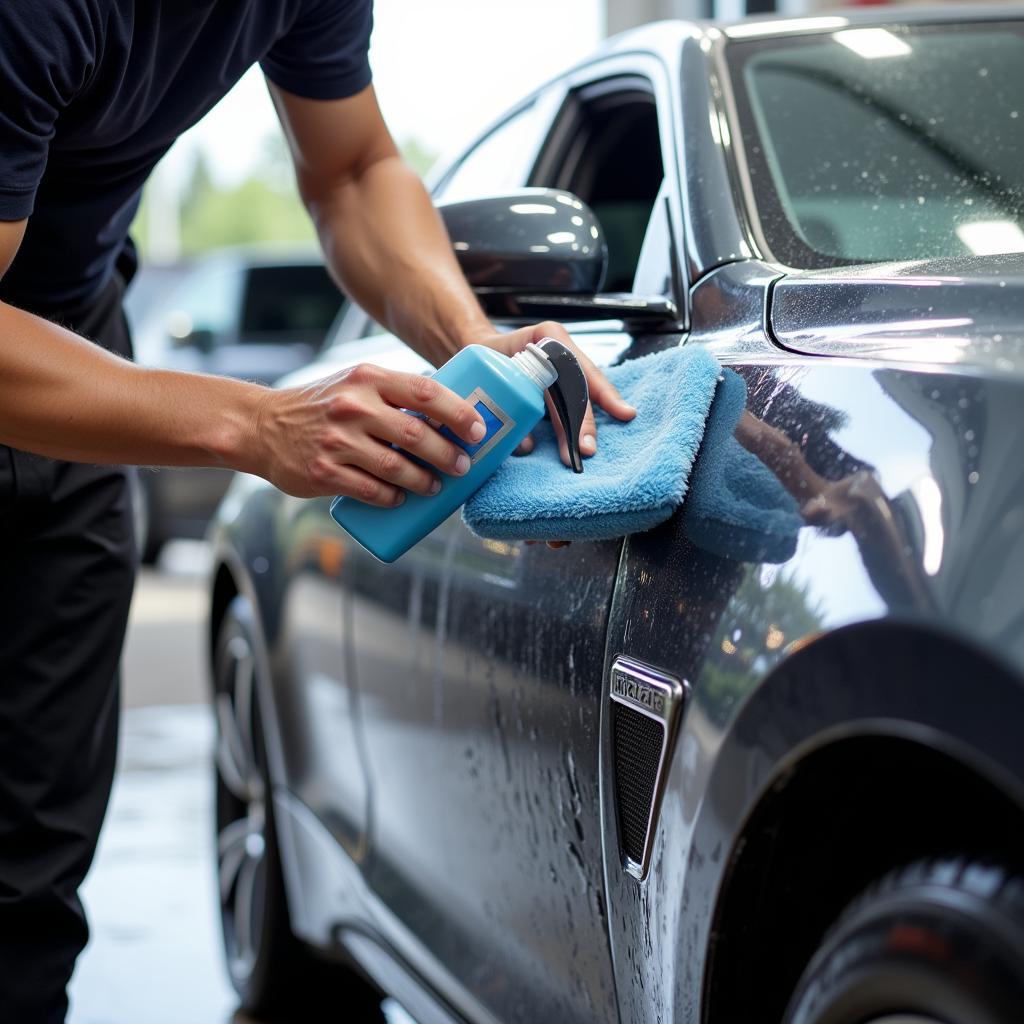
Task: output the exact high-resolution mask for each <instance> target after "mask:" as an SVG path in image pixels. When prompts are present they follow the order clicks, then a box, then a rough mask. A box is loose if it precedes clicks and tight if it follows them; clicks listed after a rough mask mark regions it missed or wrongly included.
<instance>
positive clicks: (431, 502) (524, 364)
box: [331, 338, 589, 562]
mask: <svg viewBox="0 0 1024 1024" xmlns="http://www.w3.org/2000/svg"><path fill="white" fill-rule="evenodd" d="M434 376H435V378H436V379H437V380H438V381H440V382H441V383H442V384H444V385H445V387H447V388H449V389H450V390H451V391H454V392H455V394H457V395H459V397H460V398H465V399H467V400H468V401H469V402H471V403H472V404H473V405H474V406H475V407H476V411H477V412H478V413H479V414H480V416H481V418H482V419H483V421H484V425H485V426H486V428H487V433H486V434H485V435H484V437H483V439H482V440H480V441H478V442H476V443H475V444H470V443H468V442H466V441H463V440H462V438H460V437H458V436H456V435H455V434H454V433H452V431H450V430H449V429H448V428H447V427H442V428H441V429H440V433H441V434H442V435H444V436H445V437H446V438H447V439H448V440H449V441H451V442H453V443H454V444H457V445H458V446H459V447H460V448H462V449H463V450H464V451H465V452H466V454H467V455H468V456H469V458H470V461H471V465H470V468H469V472H468V473H466V474H465V475H464V476H448V475H446V474H441V490H440V491H439V492H438V493H437V494H435V495H432V496H430V497H424V496H422V495H419V494H413V493H411V492H408V493H406V496H405V501H404V502H403V503H402V504H401V505H398V506H397V507H395V508H378V507H376V506H374V505H367V504H364V503H363V502H360V501H356V500H355V499H354V498H347V497H344V496H342V497H338V498H335V499H334V501H333V502H332V503H331V515H332V516H333V517H334V519H335V521H336V522H337V523H338V525H339V526H341V527H343V528H344V529H345V530H346V531H347V532H348V533H349V534H351V535H352V536H353V537H354V538H355V539H356V540H357V541H359V543H360V544H362V545H363V547H364V548H366V549H367V551H369V552H370V553H371V554H373V555H375V556H376V557H377V558H379V559H380V560H381V561H382V562H393V561H394V560H395V559H396V558H398V557H400V556H401V555H403V554H405V552H406V551H408V550H409V548H411V547H412V546H413V545H414V544H416V543H417V542H418V541H420V540H422V539H423V538H424V537H426V535H427V534H428V533H430V532H431V531H432V530H434V529H435V528H436V527H438V526H440V525H441V523H443V522H444V521H445V520H446V519H447V518H448V517H449V516H450V515H451V514H452V513H453V512H454V511H455V510H456V509H457V508H459V507H460V506H461V505H463V504H464V503H465V502H466V501H467V500H468V499H469V497H470V495H471V494H473V492H474V491H476V490H477V489H478V488H479V487H480V486H481V485H482V484H483V483H484V481H485V480H487V478H488V477H489V476H490V475H491V474H492V473H493V472H494V471H495V470H496V469H497V468H498V466H499V465H500V464H501V463H502V461H504V459H505V458H507V457H508V456H509V455H510V454H511V453H512V452H513V451H514V450H515V449H516V447H517V446H518V445H519V442H520V441H522V440H523V438H524V437H526V435H527V434H529V432H530V431H531V430H533V428H534V427H535V426H536V425H537V424H538V423H539V422H540V420H541V418H542V417H543V416H544V393H545V391H546V392H548V393H549V394H550V395H551V399H552V405H553V406H554V408H555V411H556V413H557V415H558V419H559V421H560V422H561V424H562V428H563V430H564V432H565V436H566V439H567V442H568V447H569V460H570V462H571V463H572V469H573V470H574V472H576V473H582V472H583V459H582V457H581V456H580V449H579V437H580V429H581V428H582V426H583V416H584V413H585V412H586V409H587V401H588V399H589V394H588V391H587V379H586V377H585V376H584V374H583V370H582V368H581V367H580V364H579V362H577V360H576V357H575V356H574V355H573V354H572V352H571V351H570V350H569V349H567V348H566V347H565V346H564V345H563V344H562V343H561V342H558V341H555V340H554V339H553V338H545V339H544V340H543V341H540V342H538V343H537V344H531V345H527V346H526V348H525V349H524V350H523V351H522V352H518V353H517V354H516V355H514V356H512V357H511V358H510V357H509V356H506V355H503V354H502V353H501V352H496V351H495V350H494V349H491V348H487V347H486V346H484V345H468V346H467V347H466V348H464V349H462V350H461V351H459V352H457V353H456V354H455V355H454V356H452V358H451V359H449V360H448V362H447V363H445V364H444V366H442V367H441V368H440V369H439V370H438V371H437V372H436V373H435V374H434ZM410 415H411V414H410Z"/></svg>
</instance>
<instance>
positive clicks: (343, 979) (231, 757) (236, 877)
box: [214, 597, 384, 1022]
mask: <svg viewBox="0 0 1024 1024" xmlns="http://www.w3.org/2000/svg"><path fill="white" fill-rule="evenodd" d="M256 652H257V640H256V636H255V632H254V629H253V612H252V608H251V605H250V604H249V602H248V601H247V600H246V599H245V598H242V597H236V598H235V599H234V600H233V601H232V603H231V605H230V606H229V608H228V610H227V613H226V615H225V618H224V622H223V624H222V626H221V629H220V632H219V634H218V639H217V646H216V653H215V659H214V709H215V712H216V716H217V746H216V757H215V773H216V810H215V814H216V828H217V883H218V892H219V895H220V917H221V925H222V931H223V938H224V953H225V959H226V962H227V968H228V976H229V978H230V980H231V983H232V985H233V986H234V988H235V991H236V992H237V993H238V996H239V999H240V1001H241V1004H242V1008H243V1009H244V1010H246V1011H247V1012H249V1013H251V1014H254V1015H258V1016H261V1017H262V1016H274V1015H277V1014H279V1013H282V1012H287V1013H288V1014H289V1015H292V1014H294V1013H295V1012H296V1011H298V1010H311V1009H316V1008H318V1007H323V1006H324V1005H334V1006H336V1007H339V1008H344V1009H345V1010H347V1011H350V1012H351V1013H352V1014H353V1016H352V1017H351V1018H345V1019H352V1020H353V1021H356V1020H358V1021H359V1022H362V1021H367V1022H374V1021H383V1020H384V1017H383V1016H382V1015H381V1011H380V1000H381V996H380V994H379V993H378V992H377V991H376V990H375V989H373V988H372V987H371V986H370V985H369V984H368V983H367V982H366V981H365V980H364V979H363V978H362V976H361V975H359V974H357V973H356V972H355V971H354V970H351V969H348V968H346V967H345V966H343V965H340V964H335V963H331V962H328V961H326V960H324V959H322V958H320V957H319V956H317V954H316V953H315V952H314V951H313V950H312V949H310V948H309V947H308V946H306V945H305V944H303V943H302V942H300V941H299V940H298V939H297V938H296V937H295V936H294V934H293V933H292V930H291V924H290V921H289V917H288V903H287V898H286V894H285V887H284V876H283V872H282V867H281V855H280V848H279V846H278V842H277V833H276V829H275V824H274V811H273V802H272V800H270V798H269V794H270V785H269V776H268V773H267V759H266V748H265V745H264V740H263V728H262V719H261V715H260V710H259V700H258V697H257V693H258V673H259V671H260V669H259V659H258V658H257V657H256ZM328 997H329V999H330V1002H329V1003H326V1004H325V1002H324V1001H325V999H327V998H328ZM356 1014H358V1015H357V1016H356ZM339 1019H341V1018H339Z"/></svg>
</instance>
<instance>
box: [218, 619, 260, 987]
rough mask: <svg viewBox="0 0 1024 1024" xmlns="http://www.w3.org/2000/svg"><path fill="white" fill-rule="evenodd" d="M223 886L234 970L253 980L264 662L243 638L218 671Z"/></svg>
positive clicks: (239, 977)
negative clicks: (259, 682) (260, 669)
mask: <svg viewBox="0 0 1024 1024" xmlns="http://www.w3.org/2000/svg"><path fill="white" fill-rule="evenodd" d="M215 701H216V705H215V706H216V714H217V748H216V764H217V830H218V834H217V880H218V888H219V892H220V905H221V919H222V922H223V925H224V939H225V945H226V948H227V951H228V957H227V959H228V969H229V970H230V972H231V974H232V977H233V978H234V979H235V981H236V982H240V983H244V981H245V980H246V979H247V978H248V977H249V975H250V974H251V973H252V969H253V965H254V963H255V961H256V956H257V952H258V950H259V948H260V941H261V927H262V922H263V902H264V900H265V898H266V884H267V878H266V871H267V866H266V846H267V837H266V828H267V814H266V799H267V793H266V785H265V782H264V771H263V749H262V735H261V733H260V726H259V714H258V712H257V708H256V701H257V696H256V658H255V655H254V652H253V650H252V646H251V644H250V643H249V641H248V640H247V639H246V638H245V637H244V636H243V635H241V634H238V633H236V634H235V635H234V636H232V637H231V638H230V640H229V641H228V643H227V644H226V645H225V647H224V649H223V657H222V658H221V661H220V664H219V665H218V678H217V687H216V697H215Z"/></svg>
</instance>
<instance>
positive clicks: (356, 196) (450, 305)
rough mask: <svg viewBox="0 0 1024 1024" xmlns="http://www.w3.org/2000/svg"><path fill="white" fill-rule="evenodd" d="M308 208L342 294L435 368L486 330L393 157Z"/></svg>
mask: <svg viewBox="0 0 1024 1024" xmlns="http://www.w3.org/2000/svg"><path fill="white" fill-rule="evenodd" d="M309 206H310V212H311V214H312V216H313V219H314V222H315V223H316V225H317V230H318V233H319V235H320V240H321V244H322V246H323V248H324V252H325V253H326V255H327V258H328V261H329V263H330V265H331V268H332V270H333V271H334V273H335V275H336V276H337V277H338V279H339V281H340V282H341V283H342V286H343V287H344V288H345V290H346V291H347V292H348V293H349V294H350V295H351V296H352V297H353V298H354V299H355V300H356V301H357V302H358V303H359V304H360V305H361V306H362V307H363V308H364V309H366V311H367V312H368V313H370V314H371V316H373V317H374V319H376V320H378V321H379V322H380V323H382V324H384V325H385V326H386V327H387V328H388V329H389V330H390V331H392V332H393V333H394V334H396V335H398V337H400V338H402V339H403V340H404V341H405V342H407V343H408V344H409V345H410V346H411V347H412V348H414V349H415V350H416V351H417V352H419V353H420V354H421V355H422V356H424V357H425V358H426V359H429V360H430V361H431V362H432V363H433V364H434V365H435V366H439V365H440V364H441V363H443V362H445V360H447V359H448V358H449V356H451V355H452V354H453V353H455V352H456V351H458V349H460V348H461V347H462V346H463V345H465V344H467V343H468V342H469V341H472V340H474V339H481V338H484V337H487V336H488V335H491V334H493V333H494V329H493V327H492V326H491V324H490V321H489V320H488V319H487V317H486V316H485V315H484V313H483V310H481V308H480V305H479V303H478V302H477V300H476V297H475V296H474V295H473V292H472V290H471V289H470V288H469V286H468V285H467V283H466V280H465V278H464V277H463V275H462V272H461V271H460V269H459V266H458V263H457V262H456V259H455V256H454V253H453V252H452V248H451V243H450V241H449V239H448V235H447V232H446V231H445V229H444V224H443V223H442V221H441V218H440V216H439V215H438V213H437V211H436V210H435V209H434V206H433V204H432V203H431V201H430V197H429V196H428V195H427V192H426V189H424V187H423V184H422V182H421V181H420V179H419V178H418V177H417V175H416V174H415V172H414V171H412V169H411V168H409V167H408V166H407V165H406V164H405V162H404V161H403V160H402V159H401V157H399V156H397V155H395V156H385V157H383V158H382V159H379V160H376V161H374V162H373V163H371V164H369V165H368V166H367V167H366V168H365V169H363V170H362V171H361V172H360V173H358V174H356V175H353V176H352V177H349V178H347V179H345V180H344V181H342V182H339V183H338V184H336V185H335V186H334V187H333V188H332V189H331V190H330V191H329V192H327V193H326V194H325V195H323V196H322V197H319V198H316V199H310V201H309Z"/></svg>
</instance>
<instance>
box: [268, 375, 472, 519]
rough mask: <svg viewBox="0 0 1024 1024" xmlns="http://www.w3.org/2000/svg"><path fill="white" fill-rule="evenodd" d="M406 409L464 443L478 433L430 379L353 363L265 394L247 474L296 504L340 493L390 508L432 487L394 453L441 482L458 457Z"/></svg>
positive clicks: (464, 408) (456, 469)
mask: <svg viewBox="0 0 1024 1024" xmlns="http://www.w3.org/2000/svg"><path fill="white" fill-rule="evenodd" d="M403 409H410V410H413V411H415V412H419V413H422V414H423V415H424V416H425V417H429V418H430V419H431V420H433V421H435V422H437V423H440V424H442V425H444V426H447V427H449V428H450V429H451V430H452V431H453V432H454V433H455V434H457V435H458V436H459V437H461V438H463V439H464V440H465V441H467V442H469V443H471V444H472V443H474V442H476V441H479V440H480V438H482V437H483V436H484V434H485V432H486V428H485V427H484V423H483V420H482V419H481V418H480V416H479V414H478V413H477V411H476V410H475V409H474V408H473V406H472V405H470V403H469V402H466V401H464V400H463V399H461V398H459V397H458V396H457V395H456V394H455V393H454V392H452V391H450V390H449V389H448V388H446V387H444V386H443V385H442V384H439V383H438V382H437V381H436V380H434V379H433V378H431V377H424V376H422V375H420V374H415V373H397V372H395V371H392V370H385V369H383V368H381V367H379V366H371V365H369V364H360V365H358V366H354V367H352V368H351V369H348V370H344V371H342V372H341V373H337V374H334V375H333V376H331V377H327V378H325V379H323V380H320V381H317V382H316V383H314V384H310V385H307V386H305V387H297V388H288V389H284V390H280V391H269V392H267V395H266V397H265V399H264V401H263V403H262V406H261V408H260V412H259V415H258V417H257V422H256V427H255V438H254V462H255V467H254V469H253V470H252V471H253V472H256V473H258V474H259V475H260V476H263V477H265V478H266V479H267V480H269V481H270V482H271V483H273V484H274V485H275V486H276V487H279V488H280V489H281V490H282V491H286V492H287V493H288V494H293V495H295V496H297V497H300V498H310V497H316V496H319V495H330V494H344V495H347V496H348V497H352V498H356V499H358V500H359V501H364V502H367V503H368V504H370V505H378V506H380V507H382V508H391V507H393V506H395V505H400V504H401V503H402V501H403V500H404V498H405V491H407V490H408V491H412V492H414V493H415V494H422V495H431V494H436V493H437V491H438V490H440V487H441V482H440V480H438V478H437V477H436V475H435V474H434V473H432V472H431V471H430V470H429V469H427V468H425V467H424V466H421V465H418V464H417V463H416V462H413V461H412V460H411V459H409V458H407V457H406V456H405V455H404V454H403V453H402V452H399V451H396V450H395V448H394V447H393V445H398V446H399V447H401V448H403V449H405V451H407V452H410V453H411V454H413V455H415V456H417V457H418V458H420V459H422V460H423V461H424V462H425V463H428V464H429V465H431V466H434V467H436V468H437V469H438V470H440V471H441V472H442V473H446V474H448V475H450V476H462V475H464V474H465V473H466V472H467V471H468V470H469V467H470V461H469V457H468V456H467V455H466V453H465V452H464V451H463V450H462V449H461V448H460V447H458V445H455V444H453V443H452V442H451V441H448V440H446V439H445V438H444V437H442V436H441V434H440V433H439V432H438V431H437V430H435V429H434V428H433V427H432V426H430V424H429V423H427V422H426V420H425V419H421V418H420V417H418V416H410V415H409V414H408V413H406V412H403V411H402V410H403Z"/></svg>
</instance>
